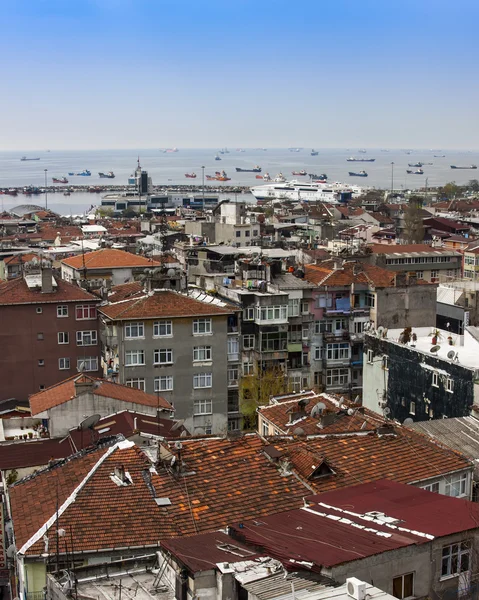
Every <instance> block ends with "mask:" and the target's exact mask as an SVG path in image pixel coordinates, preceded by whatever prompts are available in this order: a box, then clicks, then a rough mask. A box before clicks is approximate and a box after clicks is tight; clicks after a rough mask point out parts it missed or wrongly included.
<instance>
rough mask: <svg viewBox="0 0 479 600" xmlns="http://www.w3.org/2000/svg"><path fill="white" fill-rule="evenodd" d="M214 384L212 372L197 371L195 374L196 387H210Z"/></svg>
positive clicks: (194, 383)
mask: <svg viewBox="0 0 479 600" xmlns="http://www.w3.org/2000/svg"><path fill="white" fill-rule="evenodd" d="M212 385H213V374H212V373H196V374H195V375H193V387H194V388H195V389H201V388H210V387H212Z"/></svg>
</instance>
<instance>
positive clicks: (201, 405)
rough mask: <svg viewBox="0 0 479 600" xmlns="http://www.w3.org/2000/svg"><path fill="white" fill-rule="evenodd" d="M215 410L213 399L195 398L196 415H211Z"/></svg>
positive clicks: (194, 409)
mask: <svg viewBox="0 0 479 600" xmlns="http://www.w3.org/2000/svg"><path fill="white" fill-rule="evenodd" d="M212 412H213V401H212V400H211V399H209V400H208V399H205V400H195V401H194V404H193V414H194V415H211V413H212Z"/></svg>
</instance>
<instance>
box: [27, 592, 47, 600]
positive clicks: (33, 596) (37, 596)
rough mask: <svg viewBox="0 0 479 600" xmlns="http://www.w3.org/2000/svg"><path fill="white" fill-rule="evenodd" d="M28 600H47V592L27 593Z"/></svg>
mask: <svg viewBox="0 0 479 600" xmlns="http://www.w3.org/2000/svg"><path fill="white" fill-rule="evenodd" d="M26 597H27V600H45V592H27V593H26Z"/></svg>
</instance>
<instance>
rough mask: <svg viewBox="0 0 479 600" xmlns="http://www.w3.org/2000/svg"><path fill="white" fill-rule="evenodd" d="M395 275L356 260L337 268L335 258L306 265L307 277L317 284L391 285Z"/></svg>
mask: <svg viewBox="0 0 479 600" xmlns="http://www.w3.org/2000/svg"><path fill="white" fill-rule="evenodd" d="M394 275H395V274H394V273H392V272H391V271H388V270H387V269H383V268H381V267H376V266H374V265H369V264H367V263H358V262H354V261H347V262H344V263H343V264H342V266H340V267H338V268H336V269H335V268H334V261H333V260H328V261H324V262H323V263H321V264H319V265H306V266H305V279H307V280H308V281H311V283H315V284H316V285H328V286H344V285H351V283H356V284H365V285H373V286H374V287H389V286H391V285H392V284H393V282H394Z"/></svg>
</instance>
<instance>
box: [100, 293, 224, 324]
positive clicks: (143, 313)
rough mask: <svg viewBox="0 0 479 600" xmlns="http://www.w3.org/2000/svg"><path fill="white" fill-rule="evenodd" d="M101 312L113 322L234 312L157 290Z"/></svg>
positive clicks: (105, 308) (185, 296)
mask: <svg viewBox="0 0 479 600" xmlns="http://www.w3.org/2000/svg"><path fill="white" fill-rule="evenodd" d="M99 311H100V312H101V313H102V314H103V315H105V316H106V317H108V318H110V319H112V320H118V319H120V320H127V319H155V318H164V317H196V316H204V315H207V316H209V315H212V316H214V315H227V314H231V313H232V312H233V310H232V309H231V308H226V307H222V306H217V305H215V304H209V303H206V302H202V301H200V300H195V299H193V298H190V297H189V296H187V295H186V294H179V293H177V292H172V291H169V290H155V292H154V293H152V294H144V295H142V296H139V297H137V298H133V299H131V300H125V301H122V302H117V303H115V304H108V305H106V306H101V307H100V308H99Z"/></svg>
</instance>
